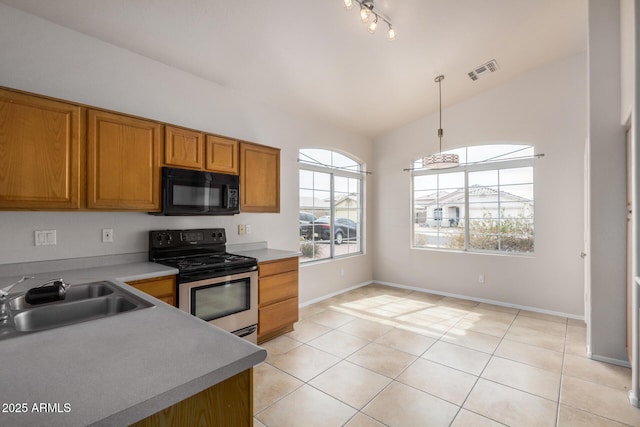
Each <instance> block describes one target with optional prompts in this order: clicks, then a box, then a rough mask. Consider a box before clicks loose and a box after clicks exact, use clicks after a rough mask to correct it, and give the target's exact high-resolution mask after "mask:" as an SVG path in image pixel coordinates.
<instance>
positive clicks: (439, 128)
mask: <svg viewBox="0 0 640 427" xmlns="http://www.w3.org/2000/svg"><path fill="white" fill-rule="evenodd" d="M442 80H444V76H442V75H440V76H438V77H436V79H435V81H436V82H437V83H438V100H439V101H438V111H439V112H440V119H439V122H438V123H439V127H438V140H439V141H440V154H442V136H443V135H444V131H443V130H442Z"/></svg>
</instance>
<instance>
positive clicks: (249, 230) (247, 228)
mask: <svg viewBox="0 0 640 427" xmlns="http://www.w3.org/2000/svg"><path fill="white" fill-rule="evenodd" d="M244 230H245V231H246V232H247V234H251V224H247V225H245V226H244Z"/></svg>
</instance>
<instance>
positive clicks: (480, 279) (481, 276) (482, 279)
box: [478, 274, 484, 283]
mask: <svg viewBox="0 0 640 427" xmlns="http://www.w3.org/2000/svg"><path fill="white" fill-rule="evenodd" d="M478 283H484V274H481V275H479V276H478Z"/></svg>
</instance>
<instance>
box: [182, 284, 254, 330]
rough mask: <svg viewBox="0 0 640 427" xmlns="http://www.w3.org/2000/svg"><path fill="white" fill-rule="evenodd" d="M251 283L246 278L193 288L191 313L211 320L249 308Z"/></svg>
mask: <svg viewBox="0 0 640 427" xmlns="http://www.w3.org/2000/svg"><path fill="white" fill-rule="evenodd" d="M250 283H251V281H250V279H249V278H245V279H239V280H231V281H228V282H224V283H215V284H212V285H205V286H199V287H197V288H193V289H191V314H193V315H194V316H196V317H199V318H200V319H202V320H206V321H210V320H214V319H218V318H220V317H224V316H228V315H230V314H234V313H239V312H241V311H245V310H249V308H250V295H249V286H250Z"/></svg>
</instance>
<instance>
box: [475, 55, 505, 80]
mask: <svg viewBox="0 0 640 427" xmlns="http://www.w3.org/2000/svg"><path fill="white" fill-rule="evenodd" d="M499 68H500V67H498V62H497V61H496V60H495V59H492V60H491V61H489V62H487V63H486V64H482V65H480V66H479V67H476V68H475V69H474V70H473V71H470V72H469V73H468V75H469V78H470V79H471V80H474V81H475V80H478V79H479V78H480V77H482V76H484V75H485V74H488V73H495V72H496V71H498V69H499Z"/></svg>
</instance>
